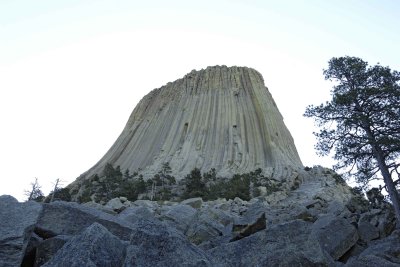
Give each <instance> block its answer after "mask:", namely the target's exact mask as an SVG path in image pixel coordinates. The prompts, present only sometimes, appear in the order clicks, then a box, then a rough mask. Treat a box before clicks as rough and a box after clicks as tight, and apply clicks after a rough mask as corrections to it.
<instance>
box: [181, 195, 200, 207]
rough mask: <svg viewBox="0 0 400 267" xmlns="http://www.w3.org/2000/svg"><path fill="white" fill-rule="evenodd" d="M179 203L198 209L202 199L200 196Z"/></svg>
mask: <svg viewBox="0 0 400 267" xmlns="http://www.w3.org/2000/svg"><path fill="white" fill-rule="evenodd" d="M181 204H183V205H189V206H191V207H193V208H195V209H200V208H201V205H203V199H202V198H201V197H195V198H189V199H185V200H184V201H182V202H181Z"/></svg>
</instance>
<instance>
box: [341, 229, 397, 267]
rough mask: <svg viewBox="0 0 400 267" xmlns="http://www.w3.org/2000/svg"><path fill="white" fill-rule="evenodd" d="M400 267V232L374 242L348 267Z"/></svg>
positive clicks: (351, 261) (350, 262) (347, 266)
mask: <svg viewBox="0 0 400 267" xmlns="http://www.w3.org/2000/svg"><path fill="white" fill-rule="evenodd" d="M361 266H374V267H375V266H380V267H381V266H382V267H386V266H387V267H391V266H393V267H394V266H400V231H399V230H397V231H395V232H393V233H392V235H390V236H388V237H386V238H383V239H381V240H376V241H372V242H371V244H370V246H369V247H368V248H367V249H365V250H364V251H363V252H362V253H361V254H360V255H359V256H357V257H354V258H351V259H350V260H349V261H348V262H347V264H346V267H361Z"/></svg>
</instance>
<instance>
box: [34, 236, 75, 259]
mask: <svg viewBox="0 0 400 267" xmlns="http://www.w3.org/2000/svg"><path fill="white" fill-rule="evenodd" d="M70 239H71V237H70V236H66V235H58V236H55V237H52V238H49V239H46V240H43V241H42V242H40V243H39V244H38V245H37V246H36V248H35V250H36V251H35V262H34V266H35V267H36V266H42V265H43V264H45V263H46V262H48V261H49V260H50V259H51V257H53V256H54V255H55V254H56V253H57V251H58V250H59V249H60V248H62V247H63V246H64V244H65V243H66V242H67V241H68V240H70Z"/></svg>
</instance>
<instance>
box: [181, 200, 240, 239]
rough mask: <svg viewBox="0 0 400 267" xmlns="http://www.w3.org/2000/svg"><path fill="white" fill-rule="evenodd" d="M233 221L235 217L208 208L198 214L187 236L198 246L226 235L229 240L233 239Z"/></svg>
mask: <svg viewBox="0 0 400 267" xmlns="http://www.w3.org/2000/svg"><path fill="white" fill-rule="evenodd" d="M233 221H234V217H233V216H231V215H229V214H228V213H227V212H226V211H223V210H219V209H215V208H211V207H207V208H204V209H201V210H200V211H199V212H198V214H197V215H196V218H195V220H193V222H192V223H191V224H190V225H189V227H188V229H187V231H186V232H185V235H186V236H187V237H188V239H189V240H190V241H191V242H193V243H194V244H196V245H199V244H202V243H203V242H206V241H212V240H213V239H215V238H219V237H221V236H224V235H225V236H226V237H227V238H231V229H232V227H231V225H232V223H233ZM212 246H214V245H212Z"/></svg>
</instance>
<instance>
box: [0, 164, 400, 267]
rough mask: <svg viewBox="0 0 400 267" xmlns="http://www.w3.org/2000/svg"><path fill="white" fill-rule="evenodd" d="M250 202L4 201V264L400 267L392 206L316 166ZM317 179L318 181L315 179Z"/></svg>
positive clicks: (0, 223) (0, 249)
mask: <svg viewBox="0 0 400 267" xmlns="http://www.w3.org/2000/svg"><path fill="white" fill-rule="evenodd" d="M309 173H310V175H309V177H308V178H307V177H306V176H305V177H303V180H302V182H301V184H300V185H299V186H298V187H297V188H293V190H288V191H278V192H275V193H273V194H271V195H268V196H265V197H258V198H254V199H251V200H250V201H243V200H241V199H239V198H236V199H234V200H226V199H218V200H215V201H208V202H203V201H202V199H200V198H194V199H188V200H185V201H182V202H154V201H149V200H137V201H135V202H130V201H128V200H127V199H126V198H124V197H120V198H115V199H112V200H110V201H109V202H108V203H107V204H106V205H100V204H98V203H94V202H88V203H85V204H78V203H73V202H62V201H56V202H53V203H49V204H46V203H37V202H33V201H30V202H24V203H19V202H18V201H17V200H16V199H14V198H13V197H11V196H1V197H0V266H152V267H154V266H400V232H399V231H397V230H395V219H394V215H393V212H392V209H391V206H390V205H389V204H388V203H385V202H374V203H371V202H368V201H367V200H366V199H364V198H363V197H362V196H361V195H357V194H356V193H354V192H352V190H351V188H350V187H348V186H347V185H346V184H345V183H343V182H342V181H340V180H338V179H337V178H335V177H336V176H335V175H333V174H331V173H329V172H326V169H323V168H313V169H311V170H310V171H309ZM311 177H312V179H311Z"/></svg>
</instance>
